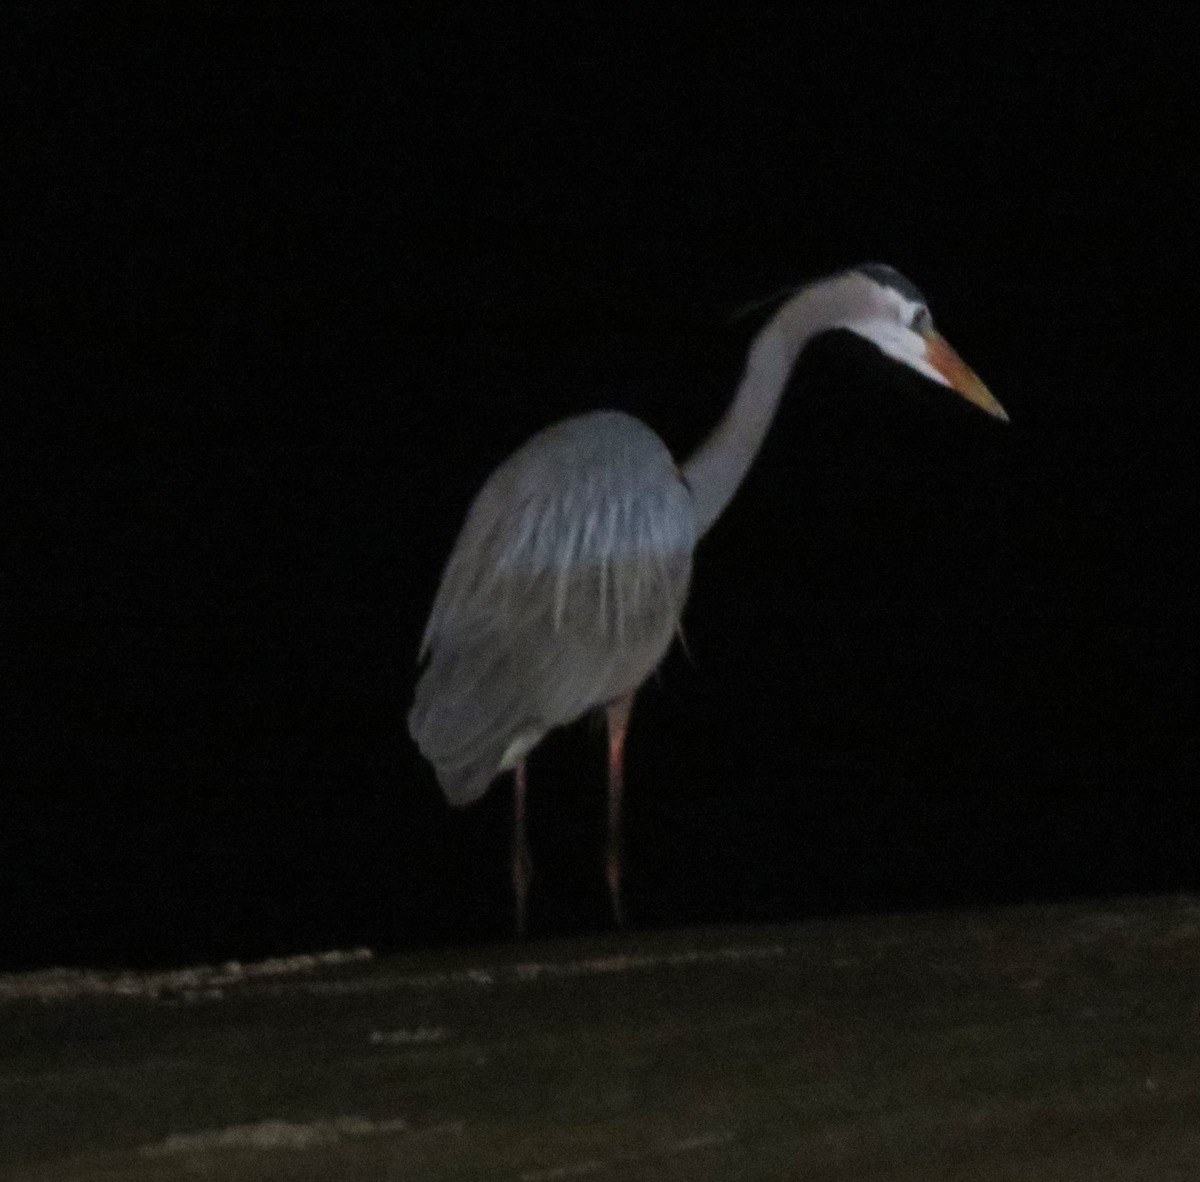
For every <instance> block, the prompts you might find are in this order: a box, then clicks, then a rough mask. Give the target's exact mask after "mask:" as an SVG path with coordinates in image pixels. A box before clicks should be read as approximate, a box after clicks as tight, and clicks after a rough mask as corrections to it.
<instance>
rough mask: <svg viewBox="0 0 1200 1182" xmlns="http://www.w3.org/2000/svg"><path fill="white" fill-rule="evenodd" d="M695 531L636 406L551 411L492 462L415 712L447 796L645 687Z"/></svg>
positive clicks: (438, 613) (471, 796) (430, 638)
mask: <svg viewBox="0 0 1200 1182" xmlns="http://www.w3.org/2000/svg"><path fill="white" fill-rule="evenodd" d="M695 543H696V519H695V511H694V508H693V504H692V497H691V493H690V492H689V490H688V488H687V486H686V485H685V484H684V482H683V478H682V476H681V475H680V472H679V469H678V468H677V467H676V466H675V462H674V460H673V459H672V458H671V453H670V452H669V451H668V450H667V447H666V445H665V444H664V443H663V442H662V440H661V439H660V438H659V437H658V436H657V435H656V434H655V433H654V432H653V431H652V430H651V429H650V428H649V427H647V426H646V425H645V424H644V423H641V422H639V421H638V420H637V419H635V418H632V417H630V416H629V415H626V414H622V413H620V412H617V411H596V412H593V413H590V414H583V415H576V416H574V417H572V418H569V419H565V420H563V421H562V422H559V423H555V424H554V425H553V426H551V427H547V428H546V429H545V430H543V431H540V432H539V433H538V434H536V435H534V436H533V437H532V438H531V439H530V440H528V441H527V442H526V443H525V444H524V446H522V447H521V448H519V449H518V450H517V451H516V452H514V453H513V454H512V455H511V456H510V457H509V458H508V459H507V460H505V461H504V462H503V463H502V464H501V465H500V466H499V467H498V468H497V469H496V470H495V471H494V472H493V473H492V475H491V476H490V477H489V478H488V480H487V481H486V482H485V484H484V485H483V487H482V488H481V489H480V490H479V493H478V494H477V495H476V497H475V500H474V501H473V502H472V504H471V508H470V509H469V511H468V513H467V517H466V521H465V523H464V525H463V527H462V531H461V532H460V534H459V537H458V541H457V542H456V543H455V546H454V549H453V551H452V552H451V555H450V559H449V561H448V563H447V564H446V570H445V574H444V575H443V577H442V583H441V586H440V588H439V590H438V593H437V598H436V599H435V600H434V605H433V611H432V613H431V615H430V619H429V624H428V627H427V628H426V630H425V637H424V640H423V642H422V652H425V651H429V652H430V654H431V655H430V662H429V665H428V667H427V669H426V671H425V674H424V676H423V677H422V679H421V682H420V684H419V686H418V688H417V694H416V701H415V703H414V705H413V709H412V712H411V714H410V716H409V725H410V728H411V730H412V734H413V736H414V738H415V739H416V742H417V746H418V747H419V748H420V750H421V753H422V754H423V755H424V756H425V757H426V758H427V759H428V760H429V761H430V763H432V764H433V766H434V768H435V769H436V770H437V773H438V779H439V781H440V783H441V785H442V789H443V791H444V792H445V793H446V797H447V799H448V800H449V801H450V802H451V803H452V804H456V805H464V804H469V803H470V802H471V801H473V800H476V799H477V798H478V797H480V796H481V795H483V793H484V792H485V791H486V790H487V787H488V785H489V784H490V783H491V781H492V780H493V779H494V778H495V777H496V776H497V775H498V774H499V773H500V772H502V771H506V770H508V769H509V768H511V767H512V766H513V764H514V763H515V762H516V761H517V760H518V759H520V758H522V757H523V756H524V755H525V754H526V753H527V752H528V751H529V750H531V749H532V748H533V747H534V746H536V745H537V743H538V742H539V741H540V740H541V738H542V737H543V735H545V734H546V732H547V731H549V730H552V729H553V728H554V727H558V726H563V725H565V724H566V723H569V722H573V721H574V720H575V719H577V718H579V717H580V716H581V715H583V714H586V713H587V712H588V711H589V710H591V709H594V708H595V707H596V706H597V705H603V704H604V703H606V702H609V701H611V700H613V699H614V698H618V697H621V696H622V695H624V694H627V693H629V692H630V691H631V690H635V689H636V688H637V687H638V686H639V685H641V683H642V682H643V681H644V680H645V679H646V677H647V676H649V674H650V673H651V672H652V671H653V670H654V668H655V667H656V666H657V665H658V663H659V662H660V661H661V660H662V657H663V655H664V653H665V652H666V651H667V649H668V647H669V646H670V644H671V639H672V637H673V636H674V635H675V633H676V631H677V630H678V628H679V620H680V616H681V614H682V611H683V605H684V601H685V599H686V598H687V590H688V582H689V580H690V577H691V567H692V551H693V548H694V547H695Z"/></svg>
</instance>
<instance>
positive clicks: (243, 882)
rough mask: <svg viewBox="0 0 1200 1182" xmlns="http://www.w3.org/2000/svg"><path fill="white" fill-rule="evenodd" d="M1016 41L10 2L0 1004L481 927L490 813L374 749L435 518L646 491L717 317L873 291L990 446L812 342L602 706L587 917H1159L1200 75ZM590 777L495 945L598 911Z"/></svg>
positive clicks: (1160, 42) (1178, 731) (1180, 688)
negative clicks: (561, 432)
mask: <svg viewBox="0 0 1200 1182" xmlns="http://www.w3.org/2000/svg"><path fill="white" fill-rule="evenodd" d="M1043 7H1044V8H1046V9H1048V10H1050V11H1045V12H1041V13H1040V14H1039V13H1037V12H1035V11H1033V10H1031V9H1030V8H1029V7H1028V6H1006V5H991V4H976V5H972V6H955V7H950V6H947V7H946V8H945V9H941V10H935V9H931V8H928V7H923V6H921V5H916V6H914V5H899V6H889V7H883V6H880V7H878V8H876V7H873V6H865V7H864V6H832V5H831V6H828V7H827V8H820V7H818V8H813V7H811V6H803V5H796V4H769V3H749V4H739V5H731V6H728V7H727V8H726V9H725V10H724V11H723V13H722V12H721V11H720V10H711V11H710V12H709V13H708V14H706V15H702V14H701V13H700V11H699V10H695V9H693V8H691V7H690V6H687V7H685V6H678V7H675V6H669V7H656V6H646V7H642V6H630V7H628V8H624V7H622V6H620V5H614V4H604V5H599V4H565V5H541V4H529V5H520V6H519V5H482V4H457V5H455V4H426V5H408V6H401V5H393V4H378V5H374V4H367V3H363V2H355V0H345V2H342V3H337V4H324V5H322V4H310V5H298V6H290V7H289V8H287V9H286V10H277V11H276V10H271V9H267V8H255V9H254V11H253V15H250V14H248V13H245V12H242V11H241V10H230V11H222V10H220V9H218V8H212V7H206V8H204V9H202V10H201V9H195V10H191V9H187V8H183V7H176V6H154V7H152V6H145V7H144V8H138V7H123V8H122V10H121V12H120V15H119V17H118V16H117V15H115V14H114V13H113V11H112V10H111V9H109V8H108V6H93V5H85V4H47V5H44V6H42V5H27V6H23V7H13V8H10V9H6V11H5V16H4V21H5V30H4V37H3V46H4V49H3V53H4V61H3V63H0V64H3V66H4V70H3V74H4V82H3V86H4V90H5V94H6V102H5V106H6V108H7V109H8V110H9V111H10V112H11V113H12V116H13V118H12V122H13V124H14V127H15V130H16V131H17V136H16V140H15V144H16V149H17V151H16V154H15V156H14V157H13V160H12V163H11V165H10V167H9V168H8V169H6V173H7V176H6V185H5V187H6V188H8V189H9V190H10V191H11V193H12V194H13V195H14V196H15V197H16V199H17V205H16V211H15V213H14V214H12V215H10V217H9V218H8V220H7V225H6V227H5V235H4V236H5V239H6V240H7V245H6V248H5V261H4V267H3V275H4V286H5V288H6V289H7V291H8V294H9V295H10V297H12V299H11V310H10V313H9V314H7V316H6V319H7V320H8V325H7V329H8V331H6V332H5V334H4V336H5V337H6V338H7V344H6V345H5V347H4V352H5V354H6V356H7V357H8V361H7V363H6V364H5V366H4V368H5V371H6V372H5V374H4V376H3V379H2V382H3V393H2V394H0V408H2V409H0V423H2V424H3V435H2V438H0V447H2V449H3V454H2V459H0V463H2V469H3V476H2V480H3V487H2V488H0V495H2V496H3V502H4V504H5V507H6V509H7V510H8V512H7V513H6V515H5V516H6V518H7V520H8V523H9V524H8V525H7V526H6V527H5V530H4V541H3V544H2V554H3V564H2V569H0V579H2V582H0V595H2V606H3V621H4V627H5V633H6V639H5V641H4V656H3V668H0V677H2V684H3V688H4V700H3V709H4V728H3V734H4V740H3V744H2V745H0V774H2V775H3V779H4V781H5V786H4V792H5V803H4V804H3V806H2V810H0V888H2V890H3V915H2V917H0V924H2V925H3V929H4V935H3V941H2V943H0V958H2V960H3V963H4V964H5V965H8V966H22V965H36V964H45V963H49V962H61V961H66V962H74V963H126V964H155V963H165V962H174V961H180V960H186V959H213V958H226V957H233V956H238V957H245V956H254V955H262V954H266V953H270V952H282V951H288V950H296V949H307V948H312V947H316V946H325V945H331V944H347V943H359V942H364V943H369V944H371V945H373V946H375V947H378V948H384V949H386V948H405V947H414V946H420V945H429V944H438V943H446V942H452V941H464V940H477V939H484V938H503V937H504V936H506V935H507V933H508V932H509V930H510V923H511V913H510V902H509V893H508V880H507V863H506V858H507V839H508V819H509V800H508V794H507V792H506V791H505V788H506V785H505V784H503V783H498V784H497V786H496V788H495V789H494V790H493V791H492V793H491V794H489V796H488V797H487V798H485V800H484V801H483V802H482V803H481V804H479V805H477V806H475V807H474V808H472V809H471V810H468V811H467V812H465V813H461V814H460V813H452V812H451V811H450V810H449V809H448V808H447V806H446V805H445V804H444V802H443V801H442V799H441V796H440V793H439V792H438V789H437V787H436V785H435V783H434V780H433V778H432V775H431V773H430V771H429V769H428V768H427V767H426V766H425V765H424V764H423V763H422V761H421V760H420V758H419V756H418V755H417V753H416V752H415V750H414V749H413V747H412V746H411V743H410V742H409V740H408V737H407V734H406V732H405V728H404V723H403V719H404V713H405V711H406V709H407V707H408V704H409V701H410V698H411V692H412V685H413V681H414V677H415V669H414V659H415V654H416V647H417V641H418V638H419V635H420V630H421V627H422V625H423V622H424V617H425V613H426V611H427V609H428V606H429V602H430V600H431V597H432V594H433V591H434V588H435V586H436V581H437V577H438V574H439V572H440V568H441V563H442V561H443V560H444V557H445V555H446V553H447V551H448V549H449V547H450V544H451V543H452V541H453V538H454V534H455V531H456V529H457V527H458V524H459V522H460V520H461V516H462V513H463V511H464V509H465V506H466V503H467V501H468V500H469V498H470V496H471V494H472V493H473V491H474V490H475V489H476V488H477V487H478V485H479V484H480V483H481V481H482V480H483V478H484V477H485V475H486V474H487V472H488V471H489V470H490V468H491V467H492V466H493V465H494V464H495V463H496V462H498V461H499V460H500V459H501V458H502V457H503V456H504V455H505V454H506V453H507V452H508V451H510V450H511V449H512V448H513V447H515V446H516V445H517V444H518V443H520V442H521V440H522V439H524V438H525V437H526V436H527V435H529V434H530V433H531V432H532V431H534V430H536V429H537V428H538V427H540V426H542V425H544V424H546V423H547V422H550V421H552V420H553V419H555V418H557V417H560V416H562V415H565V414H568V413H572V412H575V411H578V410H582V409H586V408H591V407H597V406H615V407H620V408H623V409H625V410H628V411H631V412H632V413H635V414H637V415H639V416H640V417H642V418H644V419H645V420H646V421H647V422H649V423H650V424H651V425H652V426H654V427H655V428H656V429H658V430H660V431H661V433H662V435H663V437H664V439H665V440H666V441H667V443H668V444H669V445H670V446H671V448H672V449H673V450H675V451H676V452H677V454H686V452H687V451H688V449H690V448H691V447H692V446H694V445H695V444H696V443H697V441H698V440H699V439H701V438H702V437H703V435H704V433H705V432H706V431H707V430H708V429H709V428H710V426H711V425H712V423H713V422H714V421H715V420H716V418H717V416H718V415H719V414H720V412H721V410H722V408H723V406H724V404H725V401H726V399H727V398H728V396H729V394H730V393H731V391H732V389H733V386H734V384H735V382H736V380H737V377H738V373H739V369H740V365H741V360H742V357H743V356H744V351H745V347H746V345H747V343H748V341H749V339H750V336H751V335H752V333H753V331H754V330H755V328H756V327H757V325H758V323H760V321H761V319H762V316H763V315H764V313H762V312H759V313H754V314H749V315H747V316H744V317H737V316H735V315H733V313H734V312H735V311H736V310H737V309H738V308H739V307H740V306H742V305H744V304H745V303H746V302H747V301H752V300H754V299H756V298H759V297H763V296H766V295H770V294H771V293H773V292H774V291H776V290H778V289H779V288H780V287H782V286H785V285H792V284H795V283H797V282H800V281H802V280H805V279H808V278H812V277H815V276H816V275H818V274H821V273H823V272H825V271H828V270H832V269H835V268H838V267H842V266H845V265H848V264H853V263H856V262H860V261H865V260H875V259H878V260H881V261H886V262H890V263H892V264H894V265H896V266H898V267H899V268H901V269H902V270H903V271H904V272H905V273H907V274H908V275H909V276H910V277H911V278H912V279H913V280H915V281H916V282H917V283H918V284H919V285H920V286H921V287H922V288H923V289H924V290H925V292H926V293H927V294H928V296H929V298H930V301H931V304H932V307H933V311H934V315H935V317H936V318H937V320H938V322H939V325H940V327H941V329H942V330H943V332H944V333H945V334H946V335H947V337H948V338H949V339H950V340H951V341H952V342H953V343H954V344H955V345H956V346H957V347H958V349H959V350H960V352H962V353H963V354H964V356H965V357H966V358H967V359H968V360H969V361H970V362H971V363H972V364H973V365H974V367H975V368H976V369H977V370H978V371H979V372H980V374H981V375H982V376H983V377H984V378H985V379H986V380H987V381H988V383H989V385H990V386H991V388H992V389H993V391H994V392H995V393H996V395H997V397H999V399H1000V400H1001V401H1002V402H1003V403H1004V405H1005V406H1006V408H1007V409H1008V411H1009V413H1010V414H1011V416H1012V420H1013V421H1012V425H1011V426H1010V427H1007V428H1005V427H1002V426H1001V425H999V424H997V423H995V422H993V421H991V420H988V419H986V418H985V417H984V416H983V415H981V414H979V413H978V412H975V411H973V410H972V409H971V408H970V407H968V406H966V405H965V404H961V403H959V402H957V401H956V400H953V399H951V398H948V397H947V396H946V395H945V394H944V392H942V391H939V390H937V389H935V388H932V387H929V386H927V385H926V384H924V383H922V382H921V381H920V380H919V379H917V378H915V377H913V376H910V375H908V374H904V373H900V372H897V370H896V369H895V367H893V366H891V365H890V364H889V363H887V362H885V361H884V360H883V359H882V358H879V357H877V356H876V355H874V354H873V353H872V351H871V350H870V349H869V348H868V347H866V346H864V345H861V344H860V343H858V342H856V341H854V340H851V339H840V338H839V337H829V338H826V339H825V340H823V341H821V342H818V343H817V344H816V345H814V346H813V347H812V349H810V350H809V352H808V353H807V354H806V355H805V357H804V359H803V361H802V363H801V365H800V367H799V370H798V373H797V375H796V378H795V380H794V382H793V385H792V387H791V389H790V391H789V394H788V396H787V397H786V398H785V402H784V405H783V407H782V410H781V413H780V416H779V419H778V420H777V424H776V426H775V429H774V431H773V433H772V434H771V436H770V437H769V439H768V441H767V444H766V447H765V449H764V451H763V453H762V455H761V457H760V459H759V462H758V464H757V466H756V467H755V468H754V470H753V472H752V473H751V476H750V478H749V479H748V481H747V483H746V484H745V486H744V487H743V489H742V491H741V492H740V494H739V496H738V497H737V499H736V500H735V501H734V503H733V505H732V506H731V508H730V510H729V511H728V513H727V514H726V516H725V518H724V519H723V520H722V521H721V522H720V523H719V524H718V526H717V527H716V529H715V530H714V532H713V533H712V535H711V536H710V537H709V538H708V539H707V540H706V541H705V543H704V545H703V547H702V548H701V551H700V552H699V555H698V561H697V568H696V577H695V584H694V592H693V596H692V600H691V603H690V606H689V610H688V613H687V616H686V621H685V632H686V636H687V641H688V651H687V653H686V654H685V653H684V652H682V651H680V650H678V649H677V650H676V651H674V652H673V653H672V654H671V656H670V657H669V658H668V659H667V661H666V662H665V664H664V666H663V668H662V670H661V673H660V674H659V675H658V676H657V677H656V679H654V680H653V681H652V682H651V684H650V685H648V686H647V688H646V689H645V690H644V692H643V693H642V695H641V698H640V699H639V704H638V708H637V711H636V713H635V717H634V723H633V730H632V732H631V739H630V749H629V773H628V774H629V799H628V906H629V911H630V913H631V917H632V920H633V922H634V923H635V924H637V925H642V926H649V925H660V924H674V923H683V922H688V923H692V922H711V921H724V920H747V921H755V920H765V919H792V918H803V917H806V916H811V915H821V914H832V913H836V912H844V911H854V910H886V909H895V908H906V907H925V906H935V905H960V904H973V903H982V902H990V901H1007V900H1018V899H1031V898H1035V899H1036V898H1041V899H1051V898H1061V897H1067V896H1072V895H1079V894H1099V895H1104V894H1115V893H1121V892H1127V891H1153V890H1175V889H1187V888H1194V887H1196V886H1197V885H1200V883H1198V881H1197V879H1198V874H1200V872H1198V870H1197V858H1196V848H1197V840H1196V838H1197V828H1196V823H1197V820H1198V819H1200V818H1198V817H1197V810H1196V808H1195V806H1194V804H1193V802H1192V786H1191V781H1192V778H1193V777H1194V775H1195V770H1196V769H1195V764H1196V762H1197V761H1196V757H1195V754H1196V739H1195V729H1194V727H1195V722H1194V719H1195V710H1194V708H1193V700H1192V694H1191V685H1192V674H1193V668H1194V666H1195V660H1196V657H1197V655H1198V654H1197V648H1198V645H1197V631H1196V623H1197V621H1196V608H1195V603H1194V597H1193V595H1192V584H1191V576H1190V567H1191V561H1192V560H1191V550H1192V546H1193V543H1192V539H1193V536H1194V520H1195V514H1196V509H1197V502H1198V500H1200V498H1198V495H1197V488H1196V482H1195V479H1194V476H1193V459H1192V457H1193V452H1194V438H1195V435H1194V428H1195V426H1196V412H1195V405H1194V403H1195V382H1194V380H1193V368H1194V349H1193V345H1194V337H1195V333H1194V322H1195V314H1194V308H1195V275H1196V271H1195V256H1194V251H1193V249H1192V244H1191V240H1190V237H1189V235H1190V234H1191V227H1192V225H1193V222H1194V204H1195V184H1194V179H1195V178H1194V176H1193V165H1192V162H1191V156H1192V155H1194V151H1195V147H1194V134H1195V133H1194V128H1195V125H1196V120H1195V116H1196V110H1195V103H1194V101H1193V99H1192V94H1191V91H1192V80H1191V77H1190V75H1191V72H1192V67H1191V64H1190V59H1191V56H1192V50H1191V48H1190V44H1189V40H1188V38H1187V37H1186V36H1185V35H1184V34H1183V31H1182V29H1181V28H1175V27H1171V26H1170V25H1169V24H1165V23H1163V22H1161V21H1158V20H1156V19H1154V14H1153V12H1152V11H1150V10H1148V9H1146V8H1145V7H1142V6H1139V7H1137V8H1136V9H1132V8H1131V9H1130V10H1129V12H1128V13H1126V14H1125V15H1117V14H1114V13H1113V12H1109V11H1107V10H1106V11H1105V12H1104V13H1103V14H1101V13H1100V12H1099V11H1098V10H1097V11H1094V12H1092V13H1091V14H1090V15H1089V16H1088V17H1087V18H1086V19H1084V20H1081V19H1080V18H1079V17H1077V16H1076V15H1075V14H1074V13H1070V14H1068V12H1067V11H1066V10H1064V11H1063V12H1061V13H1059V12H1057V10H1054V9H1053V7H1052V6H1043ZM1185 70H1186V71H1187V73H1186V74H1185ZM602 784H603V745H602V740H601V738H600V735H599V733H597V731H596V729H595V728H594V727H589V726H588V725H587V724H583V725H580V726H578V727H576V728H573V729H571V730H569V731H567V732H563V733H560V734H556V735H555V736H553V737H552V738H551V739H549V740H548V741H547V743H546V744H545V745H544V747H543V748H542V749H540V750H539V752H538V754H537V755H536V756H535V758H534V760H533V762H532V766H531V809H532V814H533V816H532V822H531V824H532V840H533V843H534V854H535V859H536V861H537V866H538V874H537V878H536V881H535V887H534V898H533V927H534V931H535V934H538V935H544V934H551V933H566V932H571V931H579V930H588V929H592V928H597V927H602V926H604V925H605V923H606V922H607V920H606V916H605V910H604V906H605V898H604V889H603V878H602V875H601V857H600V854H601V850H600V839H601V831H600V826H601V817H602Z"/></svg>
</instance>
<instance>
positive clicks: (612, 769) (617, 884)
mask: <svg viewBox="0 0 1200 1182" xmlns="http://www.w3.org/2000/svg"><path fill="white" fill-rule="evenodd" d="M634 693H636V691H633V692H631V693H628V694H623V695H622V696H621V697H619V698H614V699H613V700H612V701H611V702H609V704H608V705H607V706H606V707H605V714H606V716H607V718H608V853H607V857H606V858H605V864H604V869H605V873H606V877H607V878H608V895H609V898H610V899H611V900H612V910H613V919H615V920H616V923H617V926H618V927H623V926H624V925H625V915H624V911H623V910H622V908H621V798H622V796H624V793H625V732H626V731H627V730H628V729H629V714H630V711H631V710H632V709H633V694H634Z"/></svg>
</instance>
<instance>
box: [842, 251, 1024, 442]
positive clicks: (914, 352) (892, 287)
mask: <svg viewBox="0 0 1200 1182" xmlns="http://www.w3.org/2000/svg"><path fill="white" fill-rule="evenodd" d="M838 279H839V281H840V282H841V283H843V284H845V285H846V288H847V295H849V296H850V306H851V307H852V308H853V311H851V312H850V313H849V314H848V315H847V317H846V318H845V319H844V320H843V321H842V322H841V325H840V327H842V328H846V329H849V330H850V331H851V332H853V333H856V334H857V335H858V336H860V337H864V338H865V339H866V340H868V341H870V342H871V343H872V344H873V345H875V347H876V348H878V349H879V350H880V351H881V352H883V353H885V354H886V355H887V356H888V357H891V358H893V359H894V360H896V361H899V362H901V363H903V364H904V365H907V366H908V367H909V368H910V369H915V370H916V371H917V373H919V374H924V376H925V377H927V378H929V379H930V380H932V381H934V382H937V383H938V384H939V385H942V386H948V387H949V388H950V389H951V390H954V391H955V392H956V393H957V394H960V395H961V396H962V397H963V398H965V399H966V400H967V401H968V402H970V403H973V404H974V405H975V406H977V407H979V409H980V410H983V411H986V412H987V413H988V414H990V415H992V416H994V417H995V418H997V419H1002V420H1003V421H1004V422H1007V421H1008V415H1007V414H1006V413H1005V411H1004V408H1003V407H1002V406H1001V405H1000V403H999V402H997V401H996V399H995V397H993V395H992V393H991V391H990V390H989V389H988V388H987V387H986V386H985V385H984V384H983V382H981V381H980V380H979V378H978V377H977V376H976V375H975V373H974V371H973V370H972V369H971V367H970V366H968V365H967V364H966V362H965V361H963V360H962V358H961V357H959V355H958V354H957V353H956V352H955V351H954V349H952V348H951V347H950V344H949V342H947V340H946V339H945V337H943V336H942V335H941V334H940V333H938V332H937V331H936V329H934V327H933V318H932V317H931V316H930V314H929V305H928V304H927V303H926V302H925V297H924V296H923V295H922V294H921V293H920V291H919V290H918V289H917V287H916V286H915V285H914V284H913V283H912V282H910V281H909V280H908V279H906V278H905V277H904V276H903V275H901V274H900V272H899V271H897V270H896V269H895V268H894V267H889V266H886V265H884V264H883V263H864V264H863V265H862V266H860V267H854V268H852V269H851V270H849V271H845V272H843V273H842V275H841V276H839V277H838Z"/></svg>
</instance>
